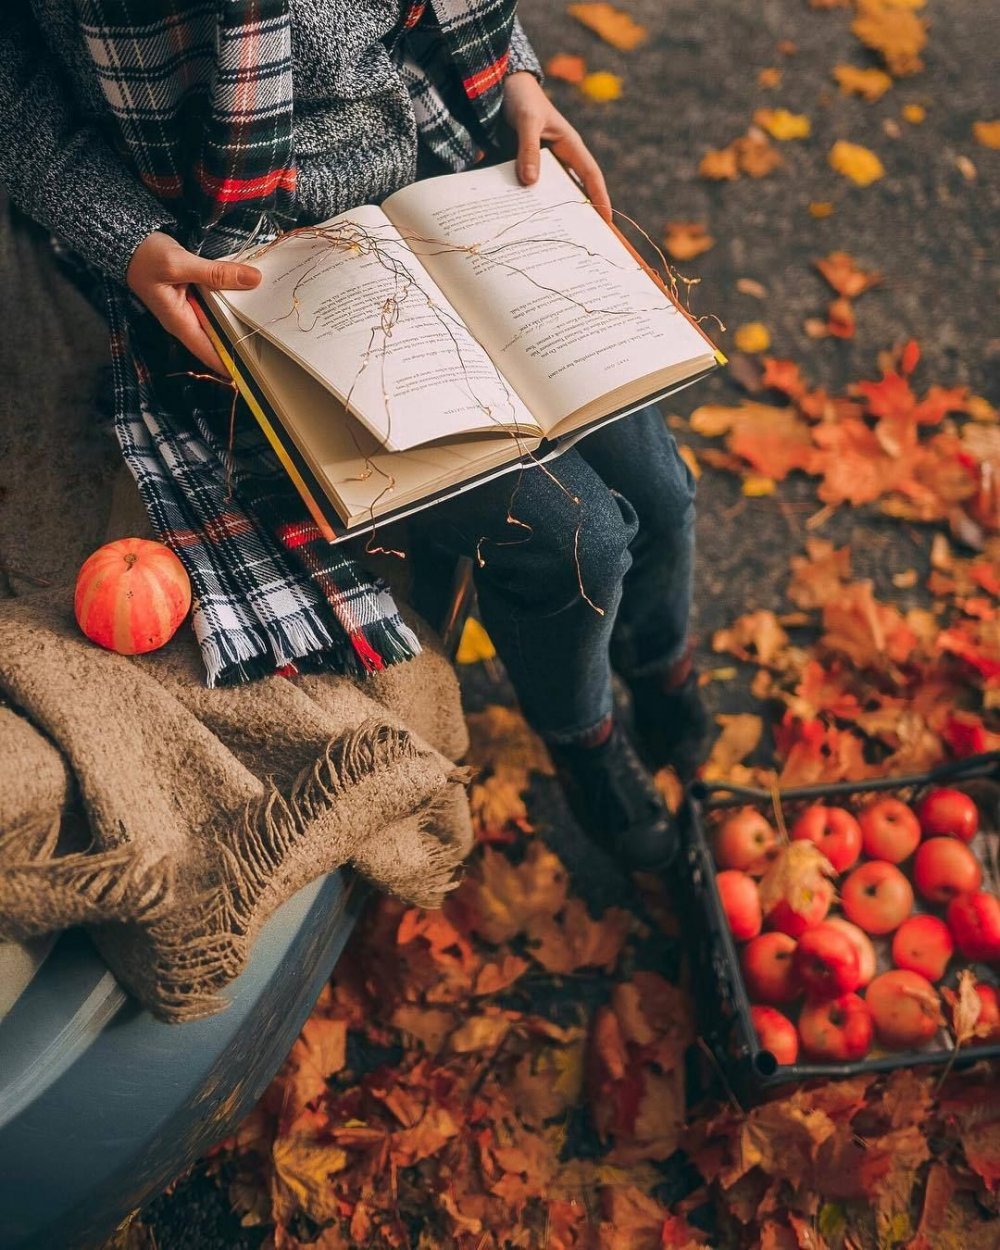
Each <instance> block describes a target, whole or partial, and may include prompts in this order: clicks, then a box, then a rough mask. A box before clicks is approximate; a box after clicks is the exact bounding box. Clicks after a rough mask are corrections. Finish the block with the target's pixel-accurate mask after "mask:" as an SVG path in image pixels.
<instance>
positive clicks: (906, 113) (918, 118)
mask: <svg viewBox="0 0 1000 1250" xmlns="http://www.w3.org/2000/svg"><path fill="white" fill-rule="evenodd" d="M902 113H903V120H904V121H908V122H909V123H910V125H911V126H919V125H921V124H922V123H923V122H925V121H926V120H927V110H926V109H925V108H924V106H923V105H922V104H904V105H903V108H902Z"/></svg>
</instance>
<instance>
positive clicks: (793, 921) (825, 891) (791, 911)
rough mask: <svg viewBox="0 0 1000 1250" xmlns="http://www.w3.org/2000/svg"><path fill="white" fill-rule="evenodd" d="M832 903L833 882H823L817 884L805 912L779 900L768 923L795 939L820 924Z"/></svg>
mask: <svg viewBox="0 0 1000 1250" xmlns="http://www.w3.org/2000/svg"><path fill="white" fill-rule="evenodd" d="M832 903H833V882H832V881H827V880H823V881H820V882H818V883H817V885H816V888H815V890H813V892H812V897H811V898H810V900H809V902H808V903H807V904H806V905H805V909H804V910H803V911H796V909H795V908H794V907H792V905H791V903H789V902H788V901H787V899H779V900H778V902H777V903H775V905H774V906H773V907H772V908H771V910H770V911H769V912H768V913H767V923H768V926H769V927H770V928H772V929H777V930H778V932H779V933H787V934H788V935H789V937H793V938H797V937H801V936H802V934H803V933H805V931H806V929H811V928H812V927H813V925H817V924H819V922H820V921H821V920H822V919H823V918H824V917H825V916H826V913H827V912H828V911H829V910H830V906H831V904H832Z"/></svg>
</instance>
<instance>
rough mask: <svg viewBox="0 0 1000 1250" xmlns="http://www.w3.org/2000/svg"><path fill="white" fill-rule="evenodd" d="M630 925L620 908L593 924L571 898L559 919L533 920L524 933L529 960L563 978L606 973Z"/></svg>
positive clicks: (579, 901) (611, 909) (540, 917)
mask: <svg viewBox="0 0 1000 1250" xmlns="http://www.w3.org/2000/svg"><path fill="white" fill-rule="evenodd" d="M631 925H632V918H631V916H630V915H629V913H628V912H627V911H623V910H622V909H621V908H620V907H609V908H608V909H607V911H605V912H604V914H603V915H602V916H601V917H600V919H598V920H594V919H593V917H592V916H591V915H590V913H589V912H588V911H587V905H586V903H584V902H583V900H582V899H579V898H571V899H569V900H568V902H567V903H566V907H565V909H564V910H563V912H562V914H561V915H560V916H558V917H556V916H546V915H538V916H534V917H532V919H531V920H530V921H529V922H528V925H527V927H526V930H525V932H526V934H527V937H528V942H529V949H530V951H531V955H532V958H533V959H535V960H536V961H537V962H538V963H540V964H541V965H542V967H543V968H545V969H546V971H548V972H554V973H559V974H561V975H566V974H568V973H570V972H576V971H577V970H578V969H579V968H604V969H606V970H607V971H610V970H611V969H612V968H613V967H614V966H615V964H616V963H617V962H618V958H619V956H620V955H621V952H622V948H623V947H624V945H625V940H626V938H627V937H628V934H629V930H630V928H631Z"/></svg>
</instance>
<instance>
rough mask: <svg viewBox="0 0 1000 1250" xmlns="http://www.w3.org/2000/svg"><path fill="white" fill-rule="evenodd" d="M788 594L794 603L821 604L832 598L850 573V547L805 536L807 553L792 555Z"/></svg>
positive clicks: (802, 605)
mask: <svg viewBox="0 0 1000 1250" xmlns="http://www.w3.org/2000/svg"><path fill="white" fill-rule="evenodd" d="M790 563H791V569H792V579H791V581H790V582H789V584H788V597H789V599H791V601H792V603H794V604H795V605H796V607H799V608H803V609H805V610H807V611H808V610H809V609H811V608H821V607H822V606H823V605H824V604H825V603H828V602H829V601H830V600H831V599H835V598H836V597H837V595H839V594H840V592H841V590H842V589H843V584H844V582H846V581H847V580H848V579H849V578H850V576H851V549H850V547H847V546H845V547H840V548H836V547H834V545H833V543H832V542H828V541H827V540H826V539H825V538H807V539H806V554H805V555H804V556H792V558H791V561H790Z"/></svg>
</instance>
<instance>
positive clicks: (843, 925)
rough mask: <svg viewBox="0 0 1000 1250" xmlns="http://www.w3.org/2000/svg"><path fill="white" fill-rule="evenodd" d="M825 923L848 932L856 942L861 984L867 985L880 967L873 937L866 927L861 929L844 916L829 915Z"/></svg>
mask: <svg viewBox="0 0 1000 1250" xmlns="http://www.w3.org/2000/svg"><path fill="white" fill-rule="evenodd" d="M823 923H824V924H829V925H833V927H834V928H835V929H839V930H840V932H841V933H846V934H847V936H848V937H849V938H850V939H851V941H852V942H853V943H854V949H855V950H856V951H857V952H858V968H859V973H860V976H861V981H860V983H859V984H861V985H867V984H868V982H869V981H870V980H871V979H872V977H873V976H874V975H875V972H876V969H877V967H878V964H877V961H876V958H875V947H874V946H872V943H871V938H870V937H869V936H868V934H867V933H865V931H864V929H859V928H858V926H857V925H856V924H851V922H850V921H849V920H845V919H844V917H843V916H827V918H826V920H825V921H824V922H823Z"/></svg>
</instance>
